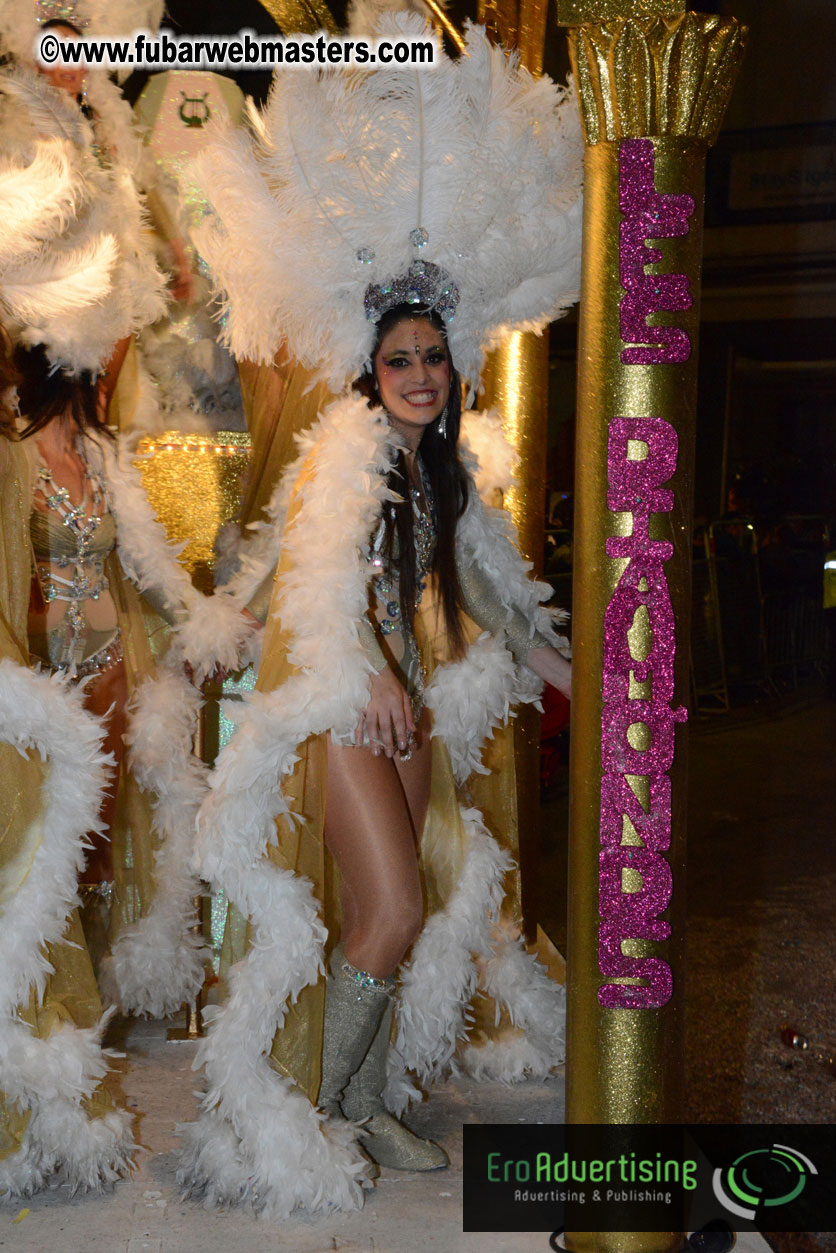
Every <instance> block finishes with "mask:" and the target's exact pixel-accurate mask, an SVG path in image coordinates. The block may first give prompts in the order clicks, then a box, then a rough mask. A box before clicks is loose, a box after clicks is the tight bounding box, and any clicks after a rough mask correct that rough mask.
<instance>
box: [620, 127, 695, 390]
mask: <svg viewBox="0 0 836 1253" xmlns="http://www.w3.org/2000/svg"><path fill="white" fill-rule="evenodd" d="M655 166H656V157H655V153H654V151H653V143H652V141H651V140H649V139H625V140H623V141H622V144H621V148H620V151H619V204H620V208H621V212H622V214H623V217H622V219H621V228H620V235H619V277H620V281H621V286H622V287H623V288H624V296H623V298H622V301H621V338H622V339H623V341H624V343H625V344H632V345H646V346H642V347H631V348H625V349H624V351H623V352H622V354H621V360H622V362H623V363H624V365H658V364H663V363H668V364H670V363H673V362H677V361H687V360H688V358H689V357H690V355H691V340H690V338H689V336H688V335H687V334H686V332H685V331H683V330H680V329H679V327H676V326H648V324H647V319H648V317H650V316H651V315H652V314H654V313H661V312H666V313H672V312H677V311H679V310H682V309H690V308H691V305H692V303H693V301H692V298H691V292H690V289H689V286H688V276H687V274H648V273H647V270H646V266H648V265H658V264H659V262H660V261H661V260H662V252H661V250H660V249H659V248H651V247H649V246H648V243H647V241H648V240H651V239H670V238H672V237H673V236H676V235H687V234H688V229H689V218H690V217H691V215H692V214H693V212H694V207H695V206H694V200H693V197H692V196H675V195H665V194H663V193H661V192H658V191H656V185H655Z"/></svg>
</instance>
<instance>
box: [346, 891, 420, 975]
mask: <svg viewBox="0 0 836 1253" xmlns="http://www.w3.org/2000/svg"><path fill="white" fill-rule="evenodd" d="M423 920H424V918H423V907H422V902H421V898H420V895H419V896H418V897H417V898H416V899H413V898H412V897H409V898H407V899H403V898H402V899H401V901H400V902H399V904H398V905H396V904H395V902H388V903H387V906H386V907H385V908H383V907H381V908H379V909H376V910H373V911H370V912H367V913H366V914H364V915H363V916H361V917H360V918H358V925H357V927H356V930H355V935H354V937H353V938H354V940H355V942H356V943H357V946H358V947H359V948H361V949H363V950H366V949H367V948H373V949H375V950H377V951H379V952H380V953H381V954H383V953H385V954H387V956H388V957H389V958H390V959H391V966H392V969H394V967H395V966H396V965H397V964H398V963H399V962H400V960H401V958H402V957H403V955H404V953H406V951H407V949H408V948H409V947H410V945H411V944H413V943H414V941H415V939H416V938H417V936H418V933H419V932H420V930H421V926H422V924H423Z"/></svg>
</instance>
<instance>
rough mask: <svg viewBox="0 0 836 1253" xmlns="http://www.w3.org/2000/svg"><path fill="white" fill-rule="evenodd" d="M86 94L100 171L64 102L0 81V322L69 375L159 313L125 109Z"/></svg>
mask: <svg viewBox="0 0 836 1253" xmlns="http://www.w3.org/2000/svg"><path fill="white" fill-rule="evenodd" d="M97 91H98V95H99V96H101V103H102V104H103V105H104V106H106V107H105V108H104V110H103V114H102V120H101V123H100V127H101V131H102V134H101V135H100V136H99V139H100V140H101V141H102V142H103V144H104V146H105V147H106V148H108V150H109V151H110V152H111V154H114V153H115V158H114V159H113V160H112V161H111V163H110V164H109V165H108V166H107V167H103V166H102V165H100V164H99V162H98V161H97V160H96V157H95V155H94V153H93V151H92V148H91V145H92V142H93V138H94V137H93V133H92V130H91V128H90V125H89V123H88V122H87V121H86V120H85V119H84V117H83V116H82V114H81V113H80V111H79V110H78V108H77V107H76V105H75V103H74V102H73V101H72V100H71V99H70V98H69V97H68V96H67V95H66V93H65V92H62V91H60V90H58V89H57V88H55V87H52V86H51V85H50V84H49V83H48V82H47V81H46V80H45V79H43V78H41V77H39V76H38V75H37V74H36V73H34V72H32V71H31V70H27V69H25V68H18V69H16V70H15V71H13V72H7V73H3V74H0V130H1V131H2V147H3V152H4V162H3V169H2V171H0V184H2V182H3V181H5V182H6V183H7V184H8V196H9V208H10V217H11V224H10V231H9V234H8V236H5V237H4V243H3V245H0V302H2V305H3V308H4V311H5V315H6V316H5V317H4V323H5V324H6V327H7V329H8V330H9V332H10V334H11V335H12V336H13V338H16V339H19V340H21V341H22V342H23V343H26V344H39V343H42V344H44V345H45V347H46V350H47V356H48V358H49V360H50V363H51V364H52V365H54V366H58V367H60V368H61V369H64V370H66V371H69V372H71V373H78V372H81V371H83V370H93V371H98V370H100V369H101V368H102V367H103V366H104V364H105V363H106V361H107V360H108V358H109V357H110V355H111V352H112V351H113V346H114V344H115V343H116V342H117V340H119V339H121V338H123V337H125V336H127V335H131V334H133V333H135V332H137V331H139V330H141V329H142V327H143V326H146V325H147V324H148V323H149V322H153V321H155V320H156V319H157V318H159V317H161V316H162V314H163V313H164V312H165V308H166V296H165V279H164V277H163V274H162V273H161V271H160V270H159V269H158V267H157V265H156V262H155V260H154V255H153V251H152V248H151V246H150V243H149V240H148V238H147V231H146V222H145V216H144V209H143V203H142V199H141V197H140V195H139V192H138V190H137V187H136V184H135V182H134V178H133V174H132V169H133V168H135V167H136V166H137V165H138V156H139V141H138V138H137V136H136V134H135V133H134V132H133V130H132V127H131V123H130V110H129V109H128V106H127V104H126V103H125V102H124V101H123V100H122V99H121V97H119V92H118V89H117V88H116V87H115V86H114V84H112V83H109V82H108V81H107V80H106V79H104V80H102V81H101V82H100V83H98V87H97ZM114 93H115V97H114ZM97 98H98V97H97ZM126 113H127V116H126ZM55 136H59V137H60V139H57V138H55ZM59 145H60V148H59ZM3 175H5V176H6V177H5V180H4V179H3ZM2 194H3V188H2V185H0V197H2ZM39 202H40V203H39ZM1 203H2V200H0V204H1ZM16 240H17V241H18V242H19V245H20V246H19V248H18V249H17V251H16V252H15V251H13V250H12V248H13V244H14V242H15V241H16ZM6 241H8V243H7V242H6Z"/></svg>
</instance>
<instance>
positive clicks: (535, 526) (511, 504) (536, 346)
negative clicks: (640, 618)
mask: <svg viewBox="0 0 836 1253" xmlns="http://www.w3.org/2000/svg"><path fill="white" fill-rule="evenodd" d="M547 14H548V0H480V2H479V10H478V20H479V21H480V22H482V23H484V25H485V27H486V29H487V32H488V37H489V38H490V39H491V41H492V42H493V43H498V44H501V45H502V46H503V47H504V48H508V49H516V50H517V52H518V53H519V58H520V64H521V65H522V66H524V67H525V69H527V70H529V71H530V72H531V73H532V74H535V75H539V74H541V73H542V71H543V43H544V39H545V31H546V17H547ZM548 371H549V337H548V334H547V333H546V334H543V335H534V334H532V333H531V332H528V331H525V332H523V331H515V332H514V333H513V334H512V335H510V336H509V337H508V340H507V341H506V343H504V344H503V345H502V347H501V348H497V349H495V351H494V352H492V353H490V354H489V355H488V359H487V363H486V366H485V371H484V374H483V376H482V387H481V391H480V403H481V405H482V406H483V407H484V408H496V409H497V410H498V411H499V412H500V413H501V414H502V418H503V425H504V428H505V433H506V435H507V436H508V438H509V440H510V441H511V444H512V446H513V448H514V451H515V452H516V454H517V458H518V467H517V485H516V487H515V488H514V490H513V491H512V492H510V493H509V494H508V497H507V498H506V501H505V505H506V507H507V508H509V509H510V511H511V514H512V516H513V519H514V522H515V523H516V525H517V528H518V530H519V534H520V548H521V550H522V553H523V556H524V557H525V558H526V559H527V560H528V561H530V562H532V564H533V566H534V569H535V572H537V573H540V571H541V570H542V568H543V528H544V521H545V495H546V478H545V468H546V452H547V419H548ZM514 754H515V759H516V771H517V807H518V813H519V863H520V878H521V884H520V890H521V896H522V905H523V917H524V921H525V931H526V936H527V938H528V939H529V940H533V938H534V935H535V930H536V919H535V917H534V911H533V908H532V905H533V897H534V883H535V882H536V879H537V875H538V867H537V860H538V850H539V830H540V715H539V714H538V713H537V711H536V710H535V709H534V708H533V706H531V705H526V706H524V707H523V708H521V709H520V710H519V711H518V716H517V719H516V722H515V730H514Z"/></svg>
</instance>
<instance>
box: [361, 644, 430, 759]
mask: <svg viewBox="0 0 836 1253" xmlns="http://www.w3.org/2000/svg"><path fill="white" fill-rule="evenodd" d="M415 730H416V727H415V719H414V717H413V716H412V705H411V703H410V700H409V697H408V696H407V694H406V692H405V691H404V689H403V687H402V686H401V684H400V683H399V682H398V680H397V679H396V678H395V675H394V674H393V673H392V671H391V670H390V669H389V667H388V666H385V667H384V668H383V670H381V671H380V673H379V674H376V675H375V676H374V678H373V679H372V694H371V699H370V700H369V703H368V705H367V706H366V708H365V710H364V712H363V714H362V716H361V718H360V721H359V722H358V723H357V730H356V731H355V732H354V742H355V744H358V745H360V744H362V743H363V739H364V731H367V732H368V735H369V743H370V744H371V749H372V752H373V753H374V755H375V757H379V756H380V750H381V748H382V749H383V751H384V753H385V754H386V756H387V757H394V755H395V753H396V752H397V751H398V750H401V751H402V752H403V751H404V750H405V749H406V747H407V737H408V736H409V733H410V732H412V733H413V735H414V734H415Z"/></svg>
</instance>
